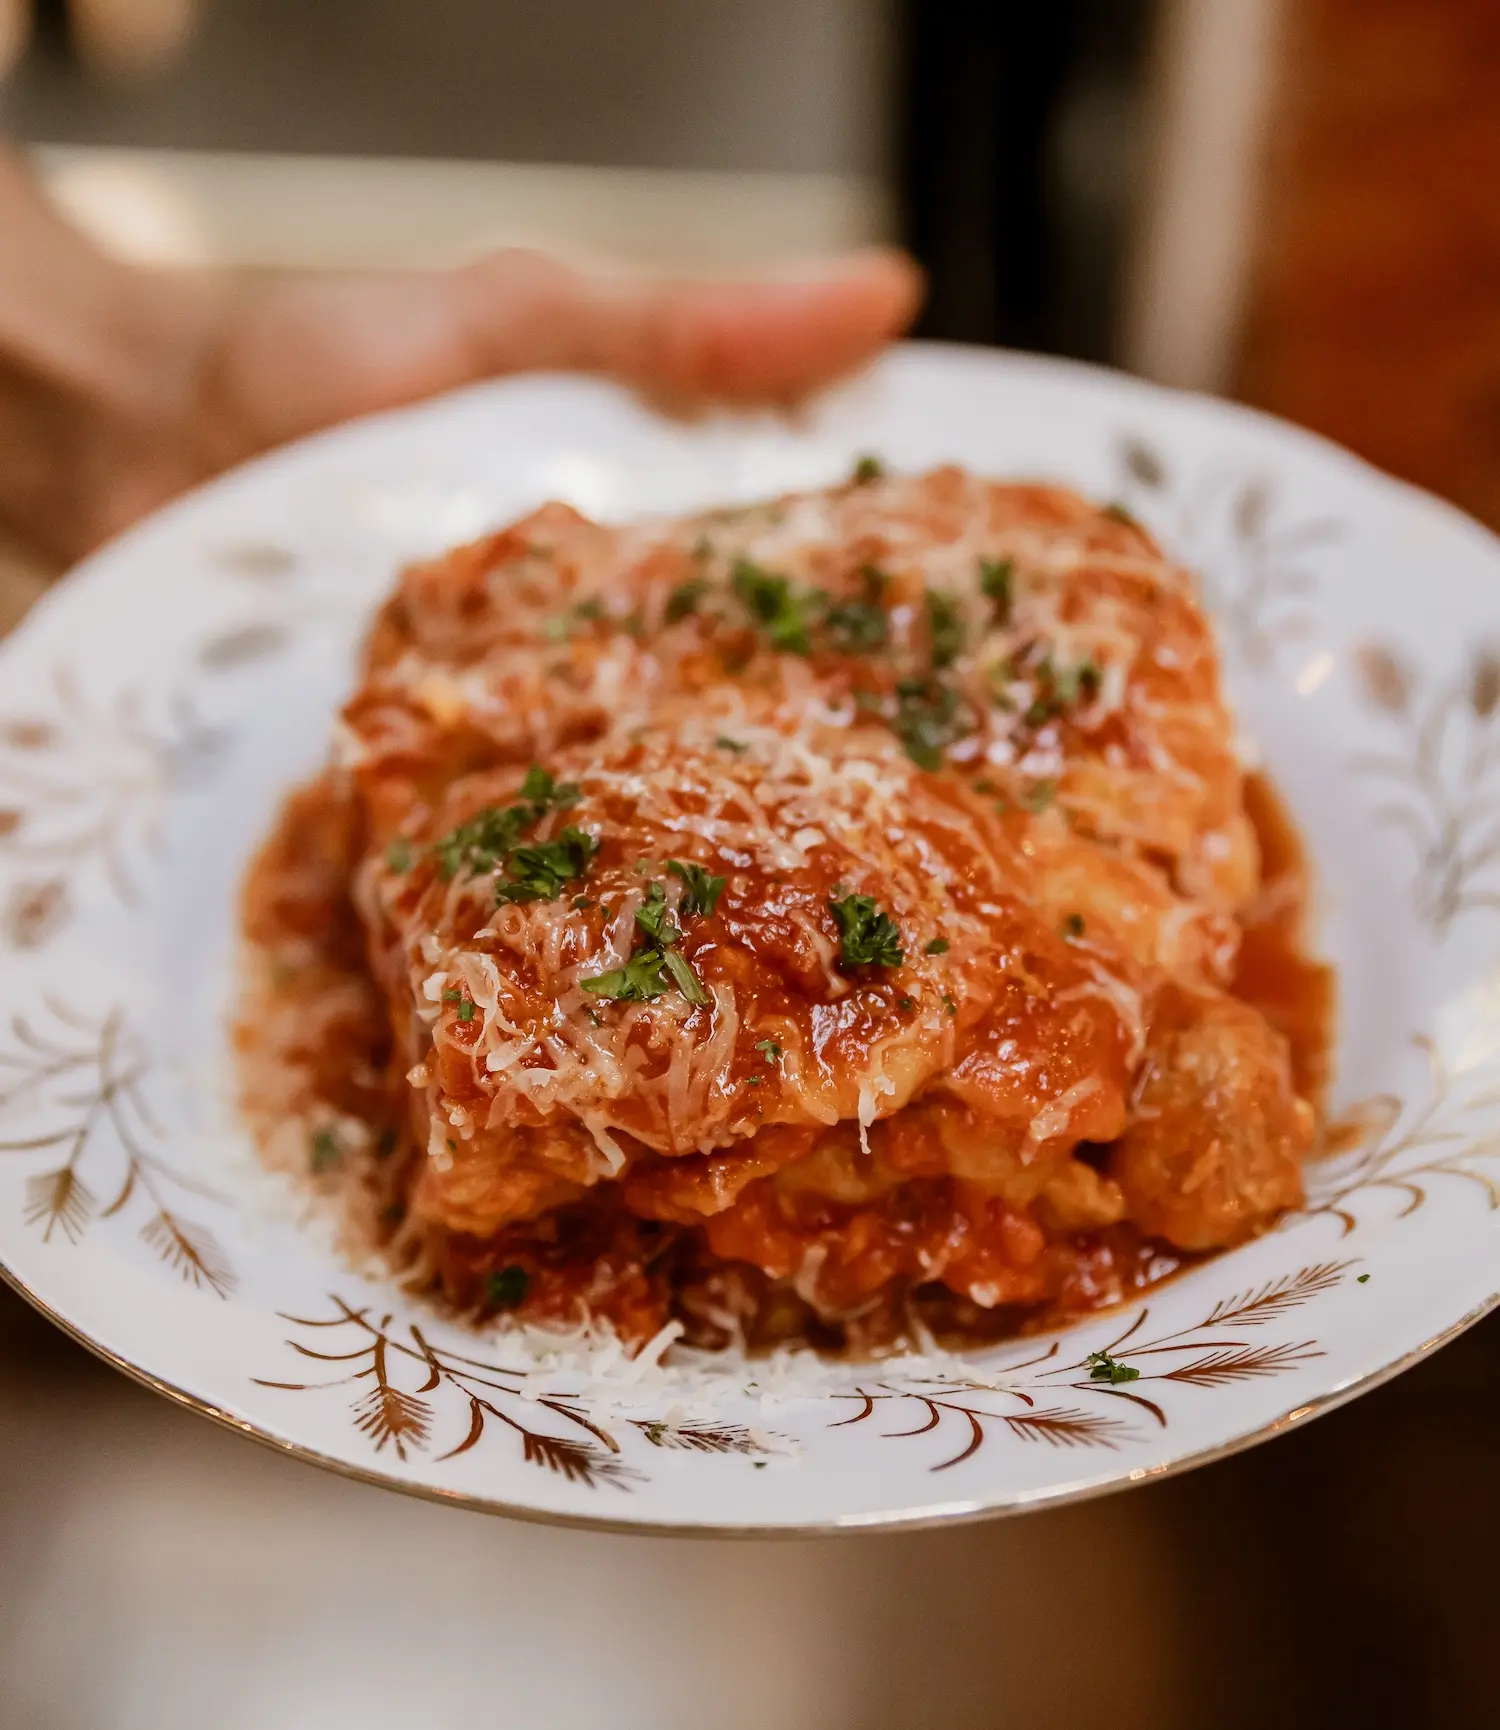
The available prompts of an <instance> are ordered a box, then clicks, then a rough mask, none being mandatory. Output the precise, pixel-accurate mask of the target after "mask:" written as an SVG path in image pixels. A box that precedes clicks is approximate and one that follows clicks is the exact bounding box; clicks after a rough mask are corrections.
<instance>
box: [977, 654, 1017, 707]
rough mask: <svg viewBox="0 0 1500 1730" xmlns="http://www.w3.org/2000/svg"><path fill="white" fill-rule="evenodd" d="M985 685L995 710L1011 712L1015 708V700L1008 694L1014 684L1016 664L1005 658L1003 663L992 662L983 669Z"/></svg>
mask: <svg viewBox="0 0 1500 1730" xmlns="http://www.w3.org/2000/svg"><path fill="white" fill-rule="evenodd" d="M984 677H985V683H986V684H987V685H988V686H989V688H990V697H991V699H992V700H993V702H994V704H995V707H996V708H997V709H1005V710H1011V709H1014V708H1015V706H1016V700H1015V698H1014V697H1013V696H1011V694H1010V688H1011V686H1012V685H1013V684H1015V682H1016V664H1015V662H1014V661H1013V660H1011V659H1010V657H1009V656H1007V657H1006V658H1005V659H1004V660H1003V661H994V662H992V663H991V664H990V666H989V667H987V668H986V669H985V675H984Z"/></svg>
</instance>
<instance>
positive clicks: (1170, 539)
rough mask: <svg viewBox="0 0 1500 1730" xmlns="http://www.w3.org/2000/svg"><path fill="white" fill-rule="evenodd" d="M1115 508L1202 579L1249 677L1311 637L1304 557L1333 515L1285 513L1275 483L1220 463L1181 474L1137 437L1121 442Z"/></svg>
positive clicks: (1329, 536)
mask: <svg viewBox="0 0 1500 1730" xmlns="http://www.w3.org/2000/svg"><path fill="white" fill-rule="evenodd" d="M1119 473H1120V483H1121V484H1120V492H1121V502H1122V504H1123V505H1124V506H1125V508H1126V509H1128V510H1129V511H1130V513H1131V514H1132V515H1134V516H1139V518H1140V519H1141V521H1142V522H1143V523H1145V524H1146V525H1147V526H1148V527H1149V528H1151V530H1152V531H1153V532H1154V533H1155V534H1157V535H1158V536H1159V537H1160V538H1161V541H1162V544H1163V545H1164V546H1165V547H1166V548H1167V549H1168V551H1169V552H1171V553H1172V554H1173V555H1174V556H1175V557H1177V558H1180V559H1181V560H1182V561H1183V563H1184V564H1187V565H1190V566H1191V567H1192V568H1193V569H1194V570H1195V571H1196V572H1198V574H1199V577H1200V580H1201V581H1202V584H1203V593H1204V599H1205V600H1206V601H1207V603H1208V606H1209V609H1210V611H1211V612H1212V613H1213V615H1214V622H1215V624H1216V625H1217V627H1218V630H1219V633H1220V636H1221V637H1222V638H1223V639H1224V642H1225V645H1226V646H1227V647H1228V648H1229V649H1230V650H1231V652H1232V653H1233V654H1234V655H1235V656H1236V658H1237V659H1238V660H1239V661H1240V662H1241V663H1242V664H1243V665H1244V666H1246V667H1247V668H1249V669H1250V670H1251V671H1253V672H1257V673H1264V672H1267V671H1269V670H1271V669H1272V668H1273V666H1274V664H1275V660H1276V656H1277V652H1278V651H1279V650H1280V649H1281V648H1283V647H1284V646H1286V645H1287V644H1290V643H1293V642H1297V641H1299V640H1301V639H1302V638H1304V637H1306V636H1307V635H1308V633H1309V632H1310V630H1311V629H1312V624H1313V619H1312V613H1311V609H1310V601H1311V599H1312V596H1313V594H1314V591H1315V589H1316V578H1315V576H1314V573H1313V568H1312V565H1311V563H1310V558H1311V556H1312V555H1315V554H1316V553H1317V552H1319V551H1320V550H1321V549H1322V548H1324V547H1326V546H1328V545H1329V544H1330V543H1331V542H1333V541H1336V540H1337V539H1338V538H1339V536H1340V535H1341V534H1342V533H1343V528H1342V525H1341V524H1340V523H1339V522H1337V521H1336V520H1334V519H1333V518H1331V517H1322V516H1319V517H1300V516H1292V515H1288V514H1287V513H1286V512H1285V511H1284V509H1283V508H1282V506H1281V504H1280V501H1279V499H1278V496H1277V485H1276V481H1275V478H1274V476H1273V475H1271V474H1268V473H1266V472H1265V471H1263V470H1256V469H1249V470H1247V469H1245V468H1243V467H1241V466H1239V465H1238V464H1232V463H1231V464H1219V465H1215V466H1213V467H1211V468H1209V469H1207V470H1206V471H1203V470H1194V471H1192V472H1188V473H1184V472H1183V471H1182V470H1181V469H1179V468H1178V467H1176V466H1175V465H1174V463H1173V462H1172V460H1171V459H1169V458H1168V457H1167V456H1166V455H1165V454H1164V452H1163V451H1162V450H1161V449H1160V448H1159V447H1157V446H1156V445H1154V444H1153V443H1152V442H1151V441H1150V440H1149V439H1147V438H1145V437H1143V436H1142V435H1140V434H1139V433H1130V434H1127V435H1126V436H1125V437H1123V438H1122V439H1121V440H1120V443H1119Z"/></svg>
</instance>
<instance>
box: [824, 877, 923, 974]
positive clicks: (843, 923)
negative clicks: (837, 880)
mask: <svg viewBox="0 0 1500 1730" xmlns="http://www.w3.org/2000/svg"><path fill="white" fill-rule="evenodd" d="M828 910H829V912H830V913H832V914H833V917H834V918H835V919H836V920H837V921H838V928H839V937H840V939H841V940H842V945H843V962H844V965H845V966H846V967H899V966H900V965H901V963H902V962H903V961H904V960H905V959H906V954H905V951H904V950H903V949H902V947H901V931H900V928H899V927H898V926H897V924H896V922H895V920H894V919H892V918H891V917H890V915H889V914H886V913H882V912H881V911H880V909H879V907H878V906H876V904H875V901H874V898H873V897H872V896H869V895H846V896H845V897H844V898H843V900H842V901H830V902H829V903H828Z"/></svg>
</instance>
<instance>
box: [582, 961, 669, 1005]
mask: <svg viewBox="0 0 1500 1730" xmlns="http://www.w3.org/2000/svg"><path fill="white" fill-rule="evenodd" d="M665 963H666V957H665V956H664V955H663V953H662V951H661V950H660V949H637V950H636V952H635V954H634V955H632V956H631V957H630V959H629V960H628V961H627V962H626V963H625V965H624V966H623V967H613V968H611V969H610V971H609V972H608V973H596V974H595V975H594V976H593V978H592V979H582V980H580V981H579V983H580V984H581V985H582V986H583V989H584V990H585V991H591V992H593V994H594V996H595V997H607V998H609V999H610V1001H611V1002H613V1003H652V1002H654V1001H655V1000H656V999H657V998H658V997H662V996H664V995H665V994H666V989H667V984H666V981H665V980H664V979H663V978H662V976H661V975H662V968H663V967H664V965H665Z"/></svg>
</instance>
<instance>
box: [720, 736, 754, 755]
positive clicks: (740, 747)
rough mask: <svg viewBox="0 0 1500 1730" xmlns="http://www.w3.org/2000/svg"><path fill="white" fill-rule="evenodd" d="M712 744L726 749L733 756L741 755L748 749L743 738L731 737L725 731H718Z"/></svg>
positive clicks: (722, 749) (723, 749)
mask: <svg viewBox="0 0 1500 1730" xmlns="http://www.w3.org/2000/svg"><path fill="white" fill-rule="evenodd" d="M714 744H715V745H717V746H718V748H719V749H720V750H721V751H728V752H729V753H730V754H731V755H732V756H735V757H743V756H744V754H745V752H746V751H748V750H749V749H750V747H749V746H748V745H747V744H746V743H745V741H744V740H743V739H731V738H730V737H729V735H728V734H727V733H720V735H719V736H718V738H717V739H715V740H714Z"/></svg>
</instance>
